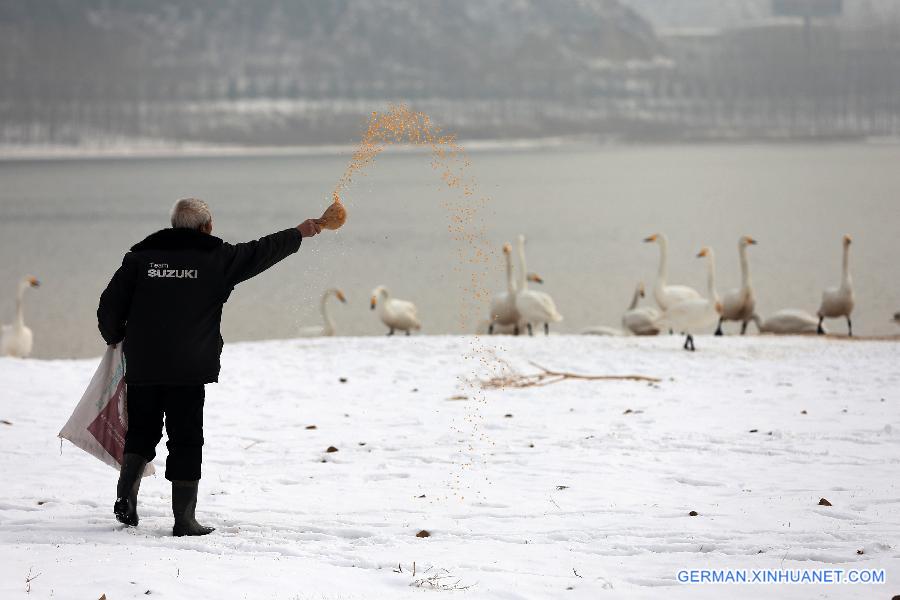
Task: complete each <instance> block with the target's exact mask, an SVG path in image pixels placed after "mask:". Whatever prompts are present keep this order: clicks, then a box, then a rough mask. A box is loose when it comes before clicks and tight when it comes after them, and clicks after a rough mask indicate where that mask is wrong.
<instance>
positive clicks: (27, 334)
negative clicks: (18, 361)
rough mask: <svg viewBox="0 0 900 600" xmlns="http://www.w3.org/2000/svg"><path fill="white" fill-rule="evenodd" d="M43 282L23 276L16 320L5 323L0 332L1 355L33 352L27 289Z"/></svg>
mask: <svg viewBox="0 0 900 600" xmlns="http://www.w3.org/2000/svg"><path fill="white" fill-rule="evenodd" d="M40 285H41V282H40V281H38V280H37V279H36V278H35V277H32V276H31V275H29V276H28V277H24V278H22V280H21V281H20V282H19V287H18V289H17V291H16V320H15V321H13V323H12V324H11V325H4V326H3V329H2V332H0V356H16V357H18V358H27V357H28V356H29V355H30V354H31V348H32V346H33V344H34V336H33V335H32V333H31V329H29V328H28V327H26V326H25V290H27V289H28V288H33V287H38V286H40Z"/></svg>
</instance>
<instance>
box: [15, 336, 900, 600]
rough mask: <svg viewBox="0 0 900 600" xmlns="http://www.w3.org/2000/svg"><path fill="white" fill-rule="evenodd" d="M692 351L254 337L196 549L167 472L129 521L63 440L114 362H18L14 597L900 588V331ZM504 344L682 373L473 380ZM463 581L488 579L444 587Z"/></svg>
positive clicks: (693, 594)
mask: <svg viewBox="0 0 900 600" xmlns="http://www.w3.org/2000/svg"><path fill="white" fill-rule="evenodd" d="M681 343H682V342H681V339H680V338H678V337H669V336H664V337H659V338H653V339H636V338H596V337H569V336H551V337H550V338H542V337H536V338H533V339H527V338H492V339H490V340H484V339H482V340H481V341H476V340H474V339H470V338H461V337H412V338H404V337H395V338H390V339H388V338H333V339H322V340H288V341H278V342H260V343H242V344H232V345H229V346H227V347H226V350H225V354H224V357H223V362H224V366H223V378H222V383H220V384H218V385H212V386H209V388H208V392H207V401H206V447H205V461H204V478H203V481H202V483H201V498H200V501H199V505H198V515H199V516H200V518H201V521H202V522H205V523H208V524H211V525H214V526H215V527H217V531H216V532H215V533H214V534H212V535H210V536H207V537H204V538H195V539H185V538H181V539H176V538H172V537H170V535H169V534H170V532H171V515H170V507H169V486H168V484H167V482H166V481H165V480H164V479H163V478H162V476H161V475H157V476H155V477H151V478H147V479H145V480H144V483H143V486H142V488H141V496H140V502H139V505H140V506H139V508H140V513H141V518H142V520H141V525H140V527H138V528H137V529H126V528H123V527H122V526H120V525H119V524H118V523H116V521H115V520H114V518H113V515H112V502H113V495H114V489H115V482H116V473H115V472H114V471H113V470H112V469H110V468H109V467H107V466H106V465H103V464H102V463H100V462H99V461H97V460H96V459H94V458H91V457H89V456H87V455H86V454H84V453H82V452H81V451H80V450H78V449H76V448H74V447H73V446H71V445H69V444H68V443H66V444H65V445H64V446H63V447H62V452H61V453H60V445H59V440H57V439H56V438H55V436H56V433H57V431H58V430H59V428H60V427H61V426H62V424H63V423H64V422H65V420H66V419H67V418H68V416H69V413H70V412H71V409H72V408H73V406H74V404H75V402H76V401H77V400H78V398H79V397H80V394H81V392H82V391H83V389H84V387H85V386H86V384H87V382H88V380H89V379H90V376H91V374H92V372H93V370H94V368H95V366H96V362H97V361H95V360H79V361H36V360H29V361H20V360H15V359H0V381H2V390H3V391H2V395H0V419H2V420H3V421H4V422H3V423H0V472H2V474H3V475H2V487H0V597H2V598H4V599H5V598H51V597H52V598H99V597H100V595H101V594H106V597H107V598H109V599H110V600H114V599H119V598H138V597H140V598H143V597H146V596H145V594H148V593H149V594H150V597H153V598H156V597H159V598H194V599H196V598H253V599H262V598H267V599H268V598H281V599H320V598H329V599H331V598H334V599H337V598H353V599H355V598H366V599H372V598H423V597H466V598H509V599H512V598H654V599H656V598H660V597H665V598H723V597H728V598H759V597H768V598H862V597H866V598H885V599H887V598H890V597H891V596H892V595H894V594H896V593H898V592H900V547H898V544H900V477H898V469H900V370H898V366H897V365H898V358H900V343H898V342H894V341H845V340H838V339H832V338H830V339H822V338H815V337H812V338H773V337H755V336H754V337H748V338H744V339H740V338H736V337H726V338H718V339H714V338H708V337H701V338H698V339H697V347H698V352H697V353H695V354H689V353H687V352H684V351H682V350H681ZM485 348H488V349H489V350H491V351H490V352H488V351H485ZM100 350H101V349H100V348H98V353H99V352H100ZM491 352H494V353H496V355H497V356H501V357H503V358H505V359H506V360H508V361H509V362H510V363H511V364H512V365H514V366H515V367H516V368H517V369H519V370H521V371H522V372H531V371H533V367H531V366H529V364H528V362H529V361H535V362H537V363H539V364H542V365H544V366H546V367H548V368H555V369H560V370H569V371H575V372H580V373H592V374H641V375H650V376H656V377H660V378H661V379H662V381H661V383H659V384H648V383H646V382H640V383H639V382H627V381H614V382H588V381H565V382H561V383H557V384H554V385H550V386H547V387H541V388H528V389H504V390H488V391H482V390H481V389H480V388H478V387H475V386H472V385H471V383H469V380H471V379H472V378H473V377H474V376H476V375H478V376H483V375H484V374H485V373H486V372H488V371H490V370H493V369H495V368H496V363H494V362H493V361H492V359H491ZM341 378H345V380H346V381H344V382H342V380H341ZM312 425H315V427H316V428H315V429H310V428H309V427H310V426H312ZM329 446H334V447H336V448H337V449H338V451H337V452H331V453H328V452H326V449H327V448H328V447H329ZM165 453H166V450H165V446H164V445H161V446H160V448H159V456H158V457H157V460H156V462H157V464H158V465H159V466H162V465H163V464H164V459H165ZM160 470H161V469H160ZM820 498H827V499H828V500H829V501H830V502H831V503H832V504H833V506H830V507H829V506H819V504H818V503H819V500H820ZM690 511H696V512H697V513H698V514H697V516H690V515H689V512H690ZM423 529H424V530H427V531H429V532H430V533H431V536H430V537H428V538H419V537H416V534H417V532H419V531H421V530H423ZM858 551H862V552H863V553H862V554H859V553H858ZM414 563H415V575H414V574H413V564H414ZM708 568H713V569H718V568H746V569H779V568H784V569H797V568H843V569H851V568H863V569H882V568H883V569H885V570H886V577H887V584H885V585H878V586H860V585H856V586H853V585H815V586H809V585H793V586H791V585H772V586H764V587H763V586H760V585H743V586H729V587H727V588H724V587H722V586H721V585H718V586H717V585H685V584H680V583H678V582H677V581H676V573H677V571H678V570H679V569H708ZM444 570H446V571H444ZM29 573H30V574H31V576H32V577H35V576H36V578H34V579H33V580H32V581H31V582H30V584H26V578H27V577H28V576H29ZM442 573H446V574H447V575H448V577H447V578H445V579H440V580H439V583H440V584H443V585H453V584H454V583H456V582H458V586H459V587H465V586H471V587H469V589H468V590H467V591H439V590H431V589H428V586H429V584H428V581H427V579H428V578H429V577H431V576H432V575H434V574H442ZM417 582H418V586H417V585H415V584H416V583H417ZM411 584H412V585H411ZM28 585H30V592H26V587H27V586H28Z"/></svg>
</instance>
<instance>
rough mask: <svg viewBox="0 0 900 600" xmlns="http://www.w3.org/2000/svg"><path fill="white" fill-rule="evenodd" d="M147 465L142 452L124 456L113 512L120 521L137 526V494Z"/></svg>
mask: <svg viewBox="0 0 900 600" xmlns="http://www.w3.org/2000/svg"><path fill="white" fill-rule="evenodd" d="M145 466H147V459H146V458H144V457H143V456H141V455H140V454H126V455H125V456H123V457H122V468H121V469H120V470H119V484H118V485H117V486H116V503H115V504H113V512H114V513H115V514H116V520H118V521H119V523H123V524H125V525H130V526H131V527H137V524H138V514H137V496H138V490H139V489H140V488H141V478H142V477H143V475H144V467H145Z"/></svg>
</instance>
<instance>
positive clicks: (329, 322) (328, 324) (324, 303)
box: [319, 290, 334, 331]
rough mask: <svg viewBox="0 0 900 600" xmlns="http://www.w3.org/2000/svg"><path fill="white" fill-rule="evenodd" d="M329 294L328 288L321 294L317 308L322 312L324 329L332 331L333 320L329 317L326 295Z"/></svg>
mask: <svg viewBox="0 0 900 600" xmlns="http://www.w3.org/2000/svg"><path fill="white" fill-rule="evenodd" d="M330 295H331V291H330V290H329V291H327V292H325V293H324V294H322V300H321V302H320V303H319V310H320V312H321V313H322V321H324V322H325V331H329V330H330V331H334V321H333V320H332V318H331V313H329V312H328V296H330Z"/></svg>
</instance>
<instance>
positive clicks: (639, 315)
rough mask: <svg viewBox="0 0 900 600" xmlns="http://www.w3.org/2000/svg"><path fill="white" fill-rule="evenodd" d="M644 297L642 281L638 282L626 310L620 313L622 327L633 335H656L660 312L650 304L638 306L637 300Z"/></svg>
mask: <svg viewBox="0 0 900 600" xmlns="http://www.w3.org/2000/svg"><path fill="white" fill-rule="evenodd" d="M643 297H644V282H643V281H641V282H638V284H637V287H636V288H635V289H634V296H633V297H632V298H631V304H630V305H629V306H628V310H626V311H625V314H623V315H622V328H623V329H625V330H626V331H630V332H631V333H633V334H634V335H657V334H658V333H659V327H658V326H657V324H656V323H657V321H659V317H660V313H659V311H658V310H656V309H655V308H653V307H652V306H638V302H639V300H640V299H641V298H643Z"/></svg>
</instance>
